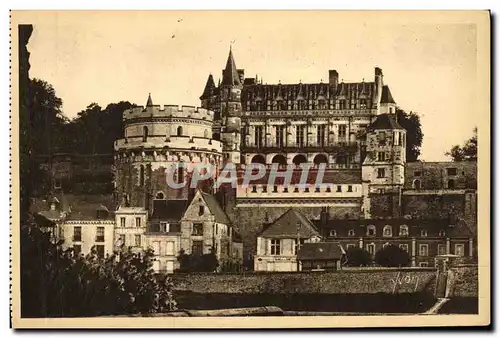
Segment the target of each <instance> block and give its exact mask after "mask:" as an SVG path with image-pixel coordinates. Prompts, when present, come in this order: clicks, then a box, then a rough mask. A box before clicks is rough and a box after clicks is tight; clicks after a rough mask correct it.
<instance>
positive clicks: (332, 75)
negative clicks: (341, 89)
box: [328, 69, 339, 88]
mask: <svg viewBox="0 0 500 338" xmlns="http://www.w3.org/2000/svg"><path fill="white" fill-rule="evenodd" d="M328 78H329V81H328V83H329V84H330V86H332V87H334V88H337V85H338V84H339V73H338V72H337V71H336V70H335V69H330V70H329V71H328Z"/></svg>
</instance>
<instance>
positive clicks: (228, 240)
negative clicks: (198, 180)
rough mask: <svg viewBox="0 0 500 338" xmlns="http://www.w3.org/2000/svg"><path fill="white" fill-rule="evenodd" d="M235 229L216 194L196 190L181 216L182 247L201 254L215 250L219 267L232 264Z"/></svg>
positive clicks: (186, 250)
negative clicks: (233, 232) (233, 233)
mask: <svg viewBox="0 0 500 338" xmlns="http://www.w3.org/2000/svg"><path fill="white" fill-rule="evenodd" d="M232 231H233V226H232V223H231V221H230V220H229V217H228V216H227V215H226V213H225V212H224V210H223V209H222V208H221V206H220V205H219V202H217V200H216V199H215V197H214V196H213V195H210V194H208V193H205V192H203V191H201V190H197V191H196V193H195V195H194V198H193V199H192V201H191V203H190V204H189V206H188V207H187V210H186V212H185V213H184V215H183V216H182V219H181V248H182V249H183V250H184V252H185V253H186V254H191V255H193V256H201V255H204V254H209V253H212V252H214V253H215V254H216V256H217V259H218V262H219V269H224V268H225V267H226V265H227V264H231V263H232V260H233V259H232V253H233V247H232V243H233V241H232V237H233V236H232Z"/></svg>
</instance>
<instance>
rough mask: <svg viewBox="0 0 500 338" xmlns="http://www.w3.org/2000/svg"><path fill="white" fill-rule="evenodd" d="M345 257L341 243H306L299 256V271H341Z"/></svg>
mask: <svg viewBox="0 0 500 338" xmlns="http://www.w3.org/2000/svg"><path fill="white" fill-rule="evenodd" d="M344 255H345V250H344V248H343V247H342V245H340V243H339V242H318V243H304V245H302V247H301V248H300V250H299V252H298V254H297V261H298V262H299V270H300V271H323V270H340V269H341V262H342V258H343V257H344Z"/></svg>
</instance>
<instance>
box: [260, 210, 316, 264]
mask: <svg viewBox="0 0 500 338" xmlns="http://www.w3.org/2000/svg"><path fill="white" fill-rule="evenodd" d="M320 239H321V237H320V233H319V231H318V230H317V229H316V227H315V226H314V224H313V223H312V222H311V221H310V220H309V219H308V218H307V217H306V216H304V214H302V213H301V212H300V211H299V210H297V209H294V208H291V209H288V211H286V212H285V213H284V214H283V215H281V216H280V217H279V218H278V219H276V220H275V221H274V222H272V223H270V224H266V225H264V228H263V229H262V231H261V232H260V234H259V235H258V237H257V254H256V255H255V257H254V270H255V271H298V264H297V251H298V249H299V248H300V247H301V246H302V245H304V243H309V242H318V241H319V240H320Z"/></svg>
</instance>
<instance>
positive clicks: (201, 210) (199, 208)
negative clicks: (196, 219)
mask: <svg viewBox="0 0 500 338" xmlns="http://www.w3.org/2000/svg"><path fill="white" fill-rule="evenodd" d="M204 213H205V206H203V205H200V206H198V216H203V214H204Z"/></svg>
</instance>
